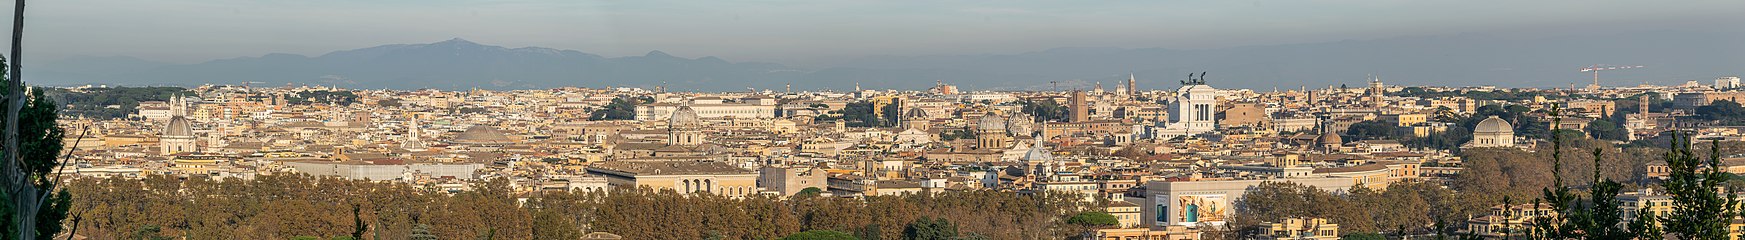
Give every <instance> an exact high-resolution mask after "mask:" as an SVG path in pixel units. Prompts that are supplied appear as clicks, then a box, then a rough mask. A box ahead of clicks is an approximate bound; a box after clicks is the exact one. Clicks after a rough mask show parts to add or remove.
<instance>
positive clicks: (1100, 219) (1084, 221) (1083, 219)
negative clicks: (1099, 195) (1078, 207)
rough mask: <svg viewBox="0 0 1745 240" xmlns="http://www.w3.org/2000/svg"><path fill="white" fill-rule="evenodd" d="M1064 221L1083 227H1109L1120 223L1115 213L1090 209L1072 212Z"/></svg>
mask: <svg viewBox="0 0 1745 240" xmlns="http://www.w3.org/2000/svg"><path fill="white" fill-rule="evenodd" d="M1066 223H1067V224H1073V225H1079V226H1084V227H1110V226H1115V225H1120V224H1121V220H1119V219H1116V218H1115V215H1110V214H1109V213H1106V212H1094V211H1092V212H1080V213H1079V214H1074V215H1072V217H1070V218H1067V219H1066Z"/></svg>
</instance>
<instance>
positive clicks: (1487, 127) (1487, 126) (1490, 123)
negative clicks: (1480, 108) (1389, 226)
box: [1472, 116, 1515, 133]
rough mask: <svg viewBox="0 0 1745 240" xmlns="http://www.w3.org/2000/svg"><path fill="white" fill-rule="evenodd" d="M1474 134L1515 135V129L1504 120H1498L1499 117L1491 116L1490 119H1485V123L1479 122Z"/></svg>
mask: <svg viewBox="0 0 1745 240" xmlns="http://www.w3.org/2000/svg"><path fill="white" fill-rule="evenodd" d="M1472 132H1473V133H1514V132H1515V127H1514V126H1513V125H1509V121H1505V120H1503V119H1502V118H1497V116H1491V117H1490V118H1485V119H1484V121H1479V122H1478V126H1475V127H1473V129H1472Z"/></svg>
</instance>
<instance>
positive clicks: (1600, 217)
mask: <svg viewBox="0 0 1745 240" xmlns="http://www.w3.org/2000/svg"><path fill="white" fill-rule="evenodd" d="M1556 112H1557V111H1556V108H1553V110H1552V116H1553V117H1555V116H1556ZM1552 122H1553V124H1556V123H1558V122H1561V119H1560V118H1559V119H1556V120H1553V121H1552ZM1566 136H1570V135H1569V134H1557V135H1553V136H1551V139H1552V140H1551V141H1552V148H1551V149H1552V151H1551V162H1552V164H1553V167H1552V171H1551V175H1552V178H1553V179H1555V180H1553V182H1552V183H1553V184H1554V185H1553V186H1552V187H1547V188H1544V189H1543V190H1542V192H1544V197H1541V198H1540V199H1535V200H1534V202H1540V201H1544V202H1545V203H1548V204H1550V205H1551V210H1552V211H1554V212H1557V216H1558V217H1555V218H1537V219H1534V220H1533V223H1532V231H1531V233H1533V234H1534V235H1536V236H1535V237H1536V238H1543V239H1637V238H1657V237H1659V236H1660V235H1659V234H1658V233H1657V232H1656V231H1654V229H1653V228H1652V227H1649V226H1653V225H1654V224H1652V221H1654V220H1653V217H1642V218H1638V219H1637V220H1636V221H1634V222H1632V223H1628V224H1624V223H1623V219H1622V213H1623V212H1622V210H1621V208H1620V207H1619V206H1618V202H1617V197H1618V193H1619V192H1620V191H1622V190H1623V188H1624V186H1623V184H1620V183H1618V182H1615V181H1612V180H1611V179H1606V178H1604V177H1601V176H1600V168H1599V167H1597V166H1600V159H1601V158H1600V155H1601V153H1603V152H1604V151H1603V150H1602V148H1599V147H1595V148H1593V154H1592V155H1593V159H1594V160H1593V162H1594V166H1596V167H1594V168H1593V178H1592V179H1593V181H1592V182H1591V183H1590V184H1589V186H1588V194H1587V196H1589V197H1590V198H1589V201H1585V202H1584V201H1581V197H1580V196H1576V194H1575V193H1573V192H1572V191H1571V190H1570V187H1569V186H1566V185H1564V183H1563V182H1564V181H1563V174H1562V172H1563V170H1562V169H1563V167H1562V164H1563V142H1564V141H1563V139H1565V138H1567V137H1566ZM1578 139H1579V138H1578ZM1636 214H1638V215H1639V216H1652V214H1651V212H1649V211H1648V209H1647V208H1643V209H1641V210H1640V211H1638V212H1637V213H1636ZM1637 222H1642V223H1637Z"/></svg>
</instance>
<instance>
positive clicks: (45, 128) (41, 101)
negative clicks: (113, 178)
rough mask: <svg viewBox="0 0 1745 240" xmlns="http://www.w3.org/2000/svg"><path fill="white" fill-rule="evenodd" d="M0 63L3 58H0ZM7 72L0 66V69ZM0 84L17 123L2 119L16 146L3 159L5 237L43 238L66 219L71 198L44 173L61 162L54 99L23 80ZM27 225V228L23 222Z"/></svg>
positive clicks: (10, 113)
mask: <svg viewBox="0 0 1745 240" xmlns="http://www.w3.org/2000/svg"><path fill="white" fill-rule="evenodd" d="M0 61H3V60H0ZM0 65H5V64H3V63H0ZM5 70H8V69H6V68H0V71H5ZM8 81H9V82H10V83H9V84H7V85H5V86H0V91H3V92H6V93H8V94H7V95H8V96H7V98H5V99H6V100H4V102H5V103H4V104H0V105H6V106H9V107H17V111H16V112H11V111H7V115H9V116H8V117H9V118H12V117H15V118H16V121H17V122H14V123H6V124H7V125H8V126H7V127H8V128H9V130H13V129H15V130H16V132H7V133H6V135H7V136H6V137H7V138H9V139H12V140H14V141H16V142H13V143H15V144H17V145H15V146H16V148H15V149H8V151H6V153H7V154H17V155H16V156H7V157H6V158H4V159H6V161H4V162H5V166H4V168H5V176H4V178H5V179H4V181H5V186H6V189H5V190H4V191H0V192H4V193H0V201H3V202H6V203H7V204H5V205H6V206H5V208H6V209H5V210H6V211H4V213H3V214H4V218H5V219H7V220H9V221H8V223H9V224H8V225H7V227H6V228H5V229H3V230H0V231H4V234H0V235H4V238H5V239H46V238H51V237H53V236H54V235H55V234H59V233H60V232H61V230H62V229H61V221H62V220H65V219H66V217H67V210H68V206H69V205H71V201H72V199H71V197H69V196H70V195H69V194H68V193H67V192H66V190H65V189H59V191H56V190H57V187H56V185H57V183H58V179H57V178H53V177H50V175H51V174H52V173H53V172H54V170H55V168H57V167H59V166H61V165H60V161H59V159H58V158H59V156H60V153H61V147H62V145H63V143H64V142H62V141H61V140H62V137H63V136H64V135H65V133H64V132H63V131H62V130H61V128H60V126H59V125H57V124H56V123H55V121H56V120H57V119H58V118H59V114H58V113H57V112H56V110H55V103H54V101H51V100H49V99H48V97H46V96H45V95H44V94H43V90H42V89H40V88H38V89H34V90H32V91H30V92H29V94H26V93H25V91H24V89H22V88H23V84H22V82H20V81H17V80H16V79H8ZM26 225H28V226H26Z"/></svg>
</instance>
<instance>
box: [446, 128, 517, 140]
mask: <svg viewBox="0 0 1745 240" xmlns="http://www.w3.org/2000/svg"><path fill="white" fill-rule="evenodd" d="M454 142H455V143H470V144H503V143H510V142H513V141H512V140H509V135H507V134H503V131H498V130H497V128H494V127H491V126H485V125H473V126H472V127H468V128H467V130H466V131H464V132H461V133H460V134H459V135H455V137H454Z"/></svg>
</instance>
